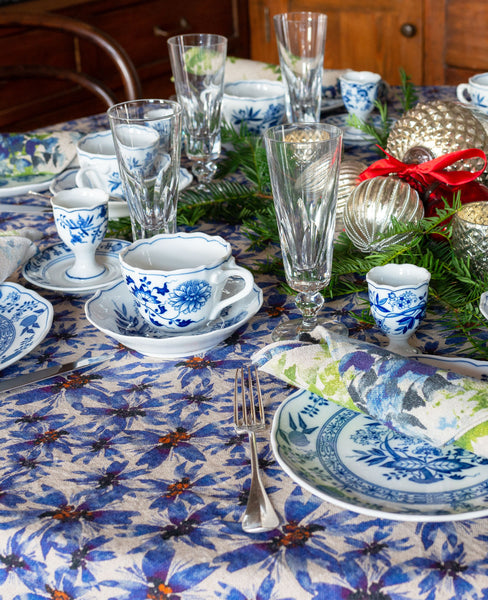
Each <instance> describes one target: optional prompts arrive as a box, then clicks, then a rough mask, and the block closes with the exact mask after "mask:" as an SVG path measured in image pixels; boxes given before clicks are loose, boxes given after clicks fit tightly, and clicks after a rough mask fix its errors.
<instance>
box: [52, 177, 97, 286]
mask: <svg viewBox="0 0 488 600" xmlns="http://www.w3.org/2000/svg"><path fill="white" fill-rule="evenodd" d="M51 205H52V207H53V215H54V222H55V224H56V229H57V231H58V235H59V237H60V238H61V239H62V240H63V242H64V243H65V244H66V245H67V246H68V248H69V249H70V250H71V251H72V252H73V262H72V263H71V264H70V265H69V266H68V268H67V270H66V273H65V276H66V277H67V278H68V279H76V280H80V279H81V280H84V279H92V278H94V277H99V276H100V275H102V274H103V273H104V272H105V270H106V267H105V266H104V265H103V264H100V263H99V262H98V261H97V258H96V251H97V248H98V246H99V245H100V242H101V241H102V240H103V238H104V237H105V234H106V232H107V225H108V194H106V193H105V192H104V191H102V190H98V189H91V188H73V189H70V190H63V191H61V192H58V193H57V194H54V196H53V197H52V198H51Z"/></svg>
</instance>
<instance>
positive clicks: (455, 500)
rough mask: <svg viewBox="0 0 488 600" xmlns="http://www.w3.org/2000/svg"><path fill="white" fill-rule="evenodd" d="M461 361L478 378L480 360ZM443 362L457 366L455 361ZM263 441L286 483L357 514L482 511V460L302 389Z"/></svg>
mask: <svg viewBox="0 0 488 600" xmlns="http://www.w3.org/2000/svg"><path fill="white" fill-rule="evenodd" d="M430 360H431V361H432V360H435V359H434V358H433V357H430ZM468 367H469V371H470V373H471V374H476V375H477V376H478V377H480V378H481V377H482V376H484V375H486V374H487V366H486V364H485V365H482V364H481V363H476V361H471V362H470V364H469V365H468ZM450 368H451V369H453V370H457V369H456V361H455V360H451V361H450ZM462 368H463V367H462ZM271 444H272V447H273V451H274V453H275V456H276V458H277V460H278V462H279V463H280V465H281V466H282V468H283V469H284V470H285V472H286V473H287V474H288V475H289V476H290V477H291V478H292V479H293V480H294V481H296V482H297V483H298V484H299V485H301V486H302V487H304V488H305V489H307V490H308V491H310V492H312V493H313V494H315V495H316V496H318V497H320V498H321V499H323V500H327V501H329V502H331V503H333V504H335V505H338V506H340V507H342V508H346V509H348V510H353V511H355V512H357V513H362V514H365V515H370V516H375V517H383V518H389V519H396V520H402V521H453V520H461V519H472V518H476V517H483V516H487V515H488V460H486V459H483V458H481V457H479V456H476V455H475V454H472V453H470V452H466V451H464V450H462V449H460V448H457V447H455V446H451V445H446V446H444V447H443V448H436V447H434V446H432V445H430V444H427V443H425V442H423V441H420V440H416V439H414V438H410V437H407V436H403V435H400V434H398V433H396V432H394V431H392V430H391V429H389V428H388V427H386V426H385V425H382V424H380V423H379V422H377V421H375V420H373V419H371V418H370V417H368V416H366V415H363V414H361V413H357V412H353V411H350V410H348V409H344V408H341V407H339V406H338V405H336V404H334V403H333V402H329V401H327V400H325V399H323V398H320V397H319V396H316V395H315V394H312V393H310V392H307V391H303V390H301V391H298V392H295V393H294V394H292V395H291V396H290V397H289V398H287V399H286V400H285V401H284V402H283V403H282V404H281V405H280V407H279V409H278V410H277V412H276V414H275V417H274V420H273V429H272V433H271Z"/></svg>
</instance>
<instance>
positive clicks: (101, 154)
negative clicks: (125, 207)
mask: <svg viewBox="0 0 488 600" xmlns="http://www.w3.org/2000/svg"><path fill="white" fill-rule="evenodd" d="M76 151H77V154H78V161H79V163H80V169H79V171H78V172H77V173H76V177H75V179H76V185H77V186H78V187H91V188H97V189H101V190H103V191H104V192H107V194H109V196H113V197H115V198H123V197H124V191H123V187H122V181H121V179H120V172H119V167H118V163H117V156H116V154H115V146H114V141H113V137H112V132H111V131H110V129H105V130H103V131H97V132H94V133H89V134H88V135H85V136H84V137H83V138H81V140H79V142H78V144H77V146H76Z"/></svg>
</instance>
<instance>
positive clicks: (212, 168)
mask: <svg viewBox="0 0 488 600" xmlns="http://www.w3.org/2000/svg"><path fill="white" fill-rule="evenodd" d="M191 170H192V173H193V175H194V176H195V177H196V178H197V181H198V184H199V185H202V184H205V183H209V182H210V181H211V180H212V179H213V177H214V175H215V173H216V171H217V165H216V164H215V162H214V161H211V160H209V161H200V160H199V161H197V162H194V163H193V165H192V168H191Z"/></svg>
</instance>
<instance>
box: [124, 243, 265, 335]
mask: <svg viewBox="0 0 488 600" xmlns="http://www.w3.org/2000/svg"><path fill="white" fill-rule="evenodd" d="M231 252H232V248H231V246H230V244H229V243H228V242H226V241H225V240H224V239H223V238H221V237H219V236H209V235H206V234H204V233H168V234H160V235H156V236H154V237H152V238H149V239H141V240H137V241H136V242H134V243H133V244H131V245H130V246H128V247H127V248H124V249H123V250H122V251H121V252H120V254H119V259H120V265H121V268H122V275H123V277H124V280H125V282H126V284H127V287H128V289H129V291H130V293H131V294H132V296H133V298H134V301H135V304H136V306H137V309H138V311H139V313H140V314H141V316H142V317H143V318H144V319H145V320H146V321H147V322H148V323H150V324H151V325H155V326H157V327H158V328H160V329H161V330H162V331H165V332H169V333H183V334H186V333H187V332H192V331H194V330H195V329H199V328H202V327H204V326H205V325H206V324H207V323H208V322H209V321H212V320H213V319H215V318H217V317H218V316H219V315H220V313H221V311H222V310H223V309H224V308H225V307H226V306H229V305H231V304H233V303H234V302H237V301H238V300H241V299H242V298H245V297H246V296H248V295H249V293H250V292H251V290H252V288H253V284H254V278H253V276H252V274H251V273H250V272H249V271H248V270H247V269H244V268H243V267H238V266H236V264H235V261H234V258H233V257H232V254H231ZM231 277H238V278H240V279H242V280H243V282H244V285H243V287H242V288H241V289H240V290H238V291H236V293H234V294H232V295H226V294H225V293H224V294H223V291H224V288H225V284H226V282H227V280H228V279H229V278H231Z"/></svg>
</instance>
